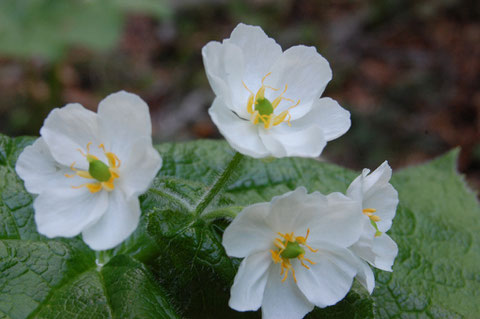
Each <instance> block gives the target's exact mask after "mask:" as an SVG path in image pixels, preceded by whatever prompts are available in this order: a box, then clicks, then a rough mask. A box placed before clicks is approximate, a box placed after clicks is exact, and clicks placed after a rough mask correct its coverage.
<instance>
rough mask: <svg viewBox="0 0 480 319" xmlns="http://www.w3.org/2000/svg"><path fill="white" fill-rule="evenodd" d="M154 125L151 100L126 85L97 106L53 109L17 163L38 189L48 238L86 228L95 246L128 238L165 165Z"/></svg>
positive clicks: (29, 185) (38, 213)
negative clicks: (146, 195) (142, 196)
mask: <svg viewBox="0 0 480 319" xmlns="http://www.w3.org/2000/svg"><path fill="white" fill-rule="evenodd" d="M151 132H152V128H151V122H150V115H149V110H148V106H147V104H146V103H145V102H144V101H143V100H142V99H140V98H139V97H138V96H136V95H134V94H130V93H126V92H118V93H115V94H111V95H109V96H108V97H106V98H105V99H104V100H103V101H101V102H100V105H99V106H98V113H94V112H92V111H89V110H87V109H85V108H84V107H83V106H81V105H80V104H68V105H66V106H65V107H63V108H60V109H54V110H53V111H52V112H51V113H50V114H49V115H48V117H47V118H46V120H45V122H44V125H43V127H42V129H41V130H40V134H41V137H40V138H39V139H38V140H37V141H36V142H35V143H34V144H33V145H31V146H28V147H26V148H25V150H24V151H23V152H22V154H20V157H19V158H18V161H17V165H16V171H17V173H18V175H19V176H20V177H21V178H22V179H23V180H24V181H25V187H26V189H27V190H28V191H29V192H31V193H34V194H38V197H37V198H36V199H35V201H34V204H33V207H34V209H35V222H36V224H37V227H38V231H39V232H40V233H41V234H43V235H45V236H47V237H50V238H51V237H57V236H62V237H72V236H76V235H78V234H80V233H82V235H83V240H84V241H85V242H86V243H87V244H88V245H89V246H90V247H91V248H92V249H95V250H105V249H109V248H112V247H115V246H116V245H118V244H119V243H121V242H122V241H123V240H125V239H126V238H127V237H128V236H129V235H130V234H131V233H132V232H133V231H134V230H135V229H136V227H137V225H138V221H139V218H140V205H139V201H138V196H139V195H140V194H142V193H143V192H145V191H146V190H147V189H148V186H149V185H150V183H151V181H152V179H153V178H154V177H155V175H156V173H157V172H158V170H159V169H160V166H161V164H162V159H161V157H160V155H159V154H158V152H157V151H156V150H155V149H154V148H153V146H152V138H151Z"/></svg>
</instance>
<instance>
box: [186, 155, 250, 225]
mask: <svg viewBox="0 0 480 319" xmlns="http://www.w3.org/2000/svg"><path fill="white" fill-rule="evenodd" d="M243 157H244V156H243V155H242V154H240V153H238V152H237V153H235V155H234V156H233V158H232V160H231V161H230V163H228V166H227V167H226V168H225V170H224V171H223V173H222V175H220V177H219V178H218V179H217V180H216V181H215V183H214V184H213V186H212V188H210V191H209V192H208V193H207V194H206V195H205V196H204V197H203V198H202V200H201V201H200V203H199V204H198V205H197V208H196V209H195V214H196V216H200V215H201V214H202V212H203V211H204V210H205V208H207V206H208V204H210V202H211V201H212V200H213V199H214V198H215V196H216V195H217V194H218V192H219V191H220V190H221V189H222V188H223V186H225V183H227V182H228V179H229V178H230V176H231V175H232V173H233V171H234V170H235V169H236V168H237V166H238V164H239V163H240V162H241V161H242V158H243Z"/></svg>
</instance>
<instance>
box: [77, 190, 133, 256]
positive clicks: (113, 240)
mask: <svg viewBox="0 0 480 319" xmlns="http://www.w3.org/2000/svg"><path fill="white" fill-rule="evenodd" d="M108 195H109V198H108V208H107V210H106V212H105V214H103V216H102V218H101V219H100V220H99V221H98V222H96V223H95V224H94V225H91V226H90V227H88V228H86V229H84V230H83V232H82V235H83V240H84V241H85V243H86V244H87V245H88V246H90V248H92V249H94V250H106V249H110V248H113V247H115V246H117V245H118V244H120V243H121V242H122V241H124V240H125V239H127V237H128V236H130V234H132V233H133V231H134V230H135V229H136V228H137V226H138V222H139V220H140V204H139V202H138V198H137V197H133V198H131V199H129V200H127V199H126V198H125V195H124V194H123V193H122V192H121V191H120V190H115V191H112V192H111V193H109V194H108Z"/></svg>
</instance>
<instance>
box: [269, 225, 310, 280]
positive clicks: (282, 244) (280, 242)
mask: <svg viewBox="0 0 480 319" xmlns="http://www.w3.org/2000/svg"><path fill="white" fill-rule="evenodd" d="M277 234H278V236H279V237H280V238H275V240H274V241H273V244H274V245H275V247H277V248H278V250H276V251H274V250H270V253H271V254H272V260H273V262H274V263H276V264H277V263H280V275H281V276H283V278H282V282H285V280H287V278H288V273H289V272H291V273H292V276H293V280H294V281H295V282H297V278H296V277H295V269H293V266H292V263H291V261H290V259H292V258H298V260H300V263H301V264H302V266H303V267H305V268H307V269H310V267H309V266H308V265H307V264H306V263H305V261H306V262H309V263H310V264H311V265H315V262H313V261H311V260H310V259H308V258H305V253H304V250H303V249H301V248H300V251H303V253H301V254H300V255H298V256H297V257H292V256H295V253H294V254H293V255H292V251H291V250H290V251H289V249H291V248H288V249H287V246H289V247H290V245H293V246H294V247H296V248H294V249H297V251H298V249H299V246H298V245H303V246H305V247H307V248H308V249H310V251H312V252H317V251H318V249H313V248H312V247H310V246H308V245H307V244H306V241H307V239H308V235H309V234H310V229H307V234H306V235H305V237H303V236H297V237H295V234H294V233H293V232H291V233H285V234H282V233H277ZM289 243H292V244H289ZM286 249H287V252H288V253H287V252H285V253H286V255H283V256H282V253H284V251H285V250H286ZM293 251H295V250H293ZM285 253H284V254H285ZM285 256H290V257H291V258H287V257H285Z"/></svg>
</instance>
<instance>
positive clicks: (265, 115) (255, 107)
mask: <svg viewBox="0 0 480 319" xmlns="http://www.w3.org/2000/svg"><path fill="white" fill-rule="evenodd" d="M270 74H271V72H270V73H267V75H265V76H264V77H263V78H262V86H261V87H260V89H258V91H257V94H253V92H252V91H251V90H250V89H249V88H248V87H247V85H246V84H245V82H243V81H242V83H243V86H244V87H245V89H247V91H248V92H250V96H249V97H248V101H247V112H248V113H249V114H250V121H252V123H253V124H259V123H263V127H264V128H266V129H269V128H271V127H272V126H276V125H278V124H280V123H283V122H285V121H287V123H288V126H291V124H290V119H291V118H292V116H291V115H290V113H289V110H290V109H293V108H294V107H296V106H297V105H299V104H300V100H298V102H297V103H296V104H294V105H292V106H290V107H289V108H288V109H286V110H285V111H283V112H280V114H278V115H275V114H274V110H275V109H276V108H277V106H278V105H279V104H280V102H281V101H282V100H285V101H289V102H292V103H295V102H294V101H293V100H292V99H287V98H285V97H283V94H284V93H285V92H287V88H288V85H285V89H284V90H283V92H282V93H281V94H280V95H279V96H278V97H277V98H275V99H274V100H273V102H270V101H269V100H268V99H267V98H265V90H266V89H271V90H274V91H278V90H279V89H276V88H273V87H271V86H268V85H265V84H264V82H265V79H266V78H267V77H268V76H269V75H270Z"/></svg>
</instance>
